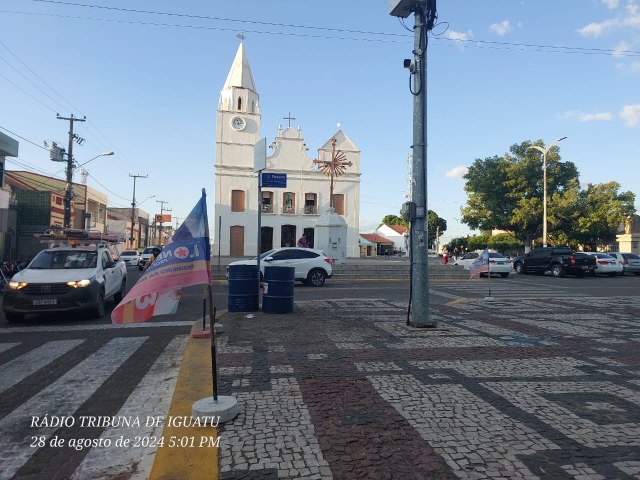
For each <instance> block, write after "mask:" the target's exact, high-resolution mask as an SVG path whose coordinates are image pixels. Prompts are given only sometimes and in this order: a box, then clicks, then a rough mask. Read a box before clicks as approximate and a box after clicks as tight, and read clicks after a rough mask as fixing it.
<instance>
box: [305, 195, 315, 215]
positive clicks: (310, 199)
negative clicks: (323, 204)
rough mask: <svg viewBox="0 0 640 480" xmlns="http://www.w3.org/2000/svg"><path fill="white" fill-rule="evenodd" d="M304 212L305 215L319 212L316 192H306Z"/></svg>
mask: <svg viewBox="0 0 640 480" xmlns="http://www.w3.org/2000/svg"><path fill="white" fill-rule="evenodd" d="M304 214H305V215H317V214H318V195H317V194H316V193H305V194H304Z"/></svg>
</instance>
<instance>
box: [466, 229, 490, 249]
mask: <svg viewBox="0 0 640 480" xmlns="http://www.w3.org/2000/svg"><path fill="white" fill-rule="evenodd" d="M490 237H491V232H482V233H481V234H480V235H474V236H472V237H469V240H468V241H467V248H468V249H469V250H470V251H473V250H484V249H485V248H487V246H488V245H489V238H490Z"/></svg>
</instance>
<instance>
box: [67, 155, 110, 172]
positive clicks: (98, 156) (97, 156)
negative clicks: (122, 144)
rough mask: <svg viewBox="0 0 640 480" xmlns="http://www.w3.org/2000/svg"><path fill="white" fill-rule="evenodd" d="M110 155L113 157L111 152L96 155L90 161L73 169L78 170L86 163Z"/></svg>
mask: <svg viewBox="0 0 640 480" xmlns="http://www.w3.org/2000/svg"><path fill="white" fill-rule="evenodd" d="M110 155H113V152H104V153H101V154H100V155H96V156H95V157H93V158H92V159H91V160H87V161H86V162H84V163H81V164H80V165H76V166H75V168H80V167H82V166H83V165H86V164H87V163H89V162H92V161H93V160H95V159H96V158H100V157H108V156H110Z"/></svg>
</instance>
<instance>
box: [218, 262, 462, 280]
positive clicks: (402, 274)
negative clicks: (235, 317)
mask: <svg viewBox="0 0 640 480" xmlns="http://www.w3.org/2000/svg"><path fill="white" fill-rule="evenodd" d="M225 270H226V267H225V266H224V265H222V266H220V267H218V266H212V273H213V279H214V280H224V279H226V276H225ZM428 274H429V278H438V279H467V278H469V271H468V270H465V269H464V268H462V267H460V266H458V265H441V264H431V263H430V264H429V267H428ZM409 275H410V266H409V264H408V263H399V264H371V265H362V264H349V263H348V262H347V263H345V264H338V265H334V266H333V278H339V279H351V278H353V279H367V278H371V279H375V278H389V279H408V278H409Z"/></svg>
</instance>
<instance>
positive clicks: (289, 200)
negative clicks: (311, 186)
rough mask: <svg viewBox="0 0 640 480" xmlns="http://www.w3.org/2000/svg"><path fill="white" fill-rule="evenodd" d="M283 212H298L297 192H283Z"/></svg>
mask: <svg viewBox="0 0 640 480" xmlns="http://www.w3.org/2000/svg"><path fill="white" fill-rule="evenodd" d="M282 213H289V214H292V213H296V194H295V193H293V192H284V193H283V194H282Z"/></svg>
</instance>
